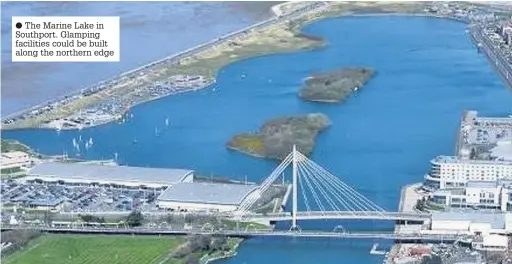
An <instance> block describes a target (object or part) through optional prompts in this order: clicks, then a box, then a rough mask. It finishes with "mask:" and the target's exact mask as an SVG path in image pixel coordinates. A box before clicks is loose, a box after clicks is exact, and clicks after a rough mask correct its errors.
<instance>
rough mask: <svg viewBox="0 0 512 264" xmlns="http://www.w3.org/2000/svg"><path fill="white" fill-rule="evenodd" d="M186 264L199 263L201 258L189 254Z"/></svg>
mask: <svg viewBox="0 0 512 264" xmlns="http://www.w3.org/2000/svg"><path fill="white" fill-rule="evenodd" d="M185 264H199V259H197V257H195V256H192V255H189V256H187V258H186V259H185Z"/></svg>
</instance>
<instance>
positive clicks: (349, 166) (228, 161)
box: [6, 17, 512, 264]
mask: <svg viewBox="0 0 512 264" xmlns="http://www.w3.org/2000/svg"><path fill="white" fill-rule="evenodd" d="M405 24H407V26H404V25H405ZM369 25H372V26H369ZM361 27H365V28H369V32H368V33H367V34H363V35H361V34H359V35H358V34H357V29H358V28H361ZM329 28H337V29H339V32H338V31H337V32H332V31H330V30H328V29H329ZM390 29H393V30H390ZM461 31H462V32H461ZM305 32H307V33H310V34H314V33H315V32H322V34H325V36H324V37H326V38H327V39H329V40H330V41H331V42H332V43H333V44H332V45H330V46H329V47H327V48H325V49H322V50H321V51H316V52H301V53H296V54H287V55H277V56H266V57H261V58H254V59H250V60H246V61H241V62H238V63H236V64H234V65H231V66H230V67H226V68H225V69H223V71H222V72H221V73H220V74H219V78H218V79H217V83H216V85H217V86H218V87H220V88H219V89H222V90H221V91H222V94H228V95H229V96H226V97H224V98H221V97H220V96H213V95H211V96H210V95H205V94H194V93H191V94H184V95H183V96H182V97H176V98H163V99H162V100H161V101H155V102H153V103H151V104H147V105H141V106H140V107H136V108H134V109H132V110H131V113H134V114H135V116H136V118H134V119H133V120H131V121H130V122H126V123H125V124H124V125H123V126H119V125H118V124H108V125H106V126H104V127H101V128H100V127H98V128H91V129H89V130H85V131H87V135H86V136H85V135H84V136H83V138H82V141H83V142H85V141H87V143H88V142H89V141H88V139H89V138H94V148H93V149H94V153H90V154H89V153H87V154H85V155H86V156H87V157H88V158H92V157H99V156H109V157H110V156H112V153H116V155H115V156H116V159H118V155H117V154H118V153H119V158H120V159H122V160H123V161H124V162H127V163H130V164H138V165H140V166H157V165H161V164H165V165H166V166H175V167H176V166H180V167H189V168H194V169H196V170H202V171H205V172H210V171H214V172H216V173H220V174H224V175H233V177H234V178H236V177H240V178H243V176H247V178H249V180H251V181H256V182H258V181H259V180H261V178H262V177H263V176H262V175H266V174H265V172H266V171H268V168H270V167H273V166H274V165H275V164H273V163H272V162H269V161H264V160H256V159H254V160H253V159H249V158H247V157H244V156H241V155H237V154H233V153H231V152H228V151H226V150H225V148H224V146H223V143H224V141H225V139H226V138H227V137H228V136H229V135H230V134H232V133H233V132H234V131H235V130H245V129H250V128H254V127H256V126H257V124H259V123H261V121H262V120H265V119H266V118H268V117H269V116H272V115H275V113H276V112H279V113H282V114H287V113H294V112H308V111H311V110H312V109H315V110H317V109H320V110H321V111H325V112H326V113H327V114H328V115H329V116H330V117H331V118H332V120H333V124H334V125H333V127H332V128H330V130H329V131H328V132H327V134H326V135H325V136H321V137H320V138H319V140H318V146H317V147H318V148H319V151H316V152H315V153H313V157H314V158H315V160H320V161H321V163H322V164H325V165H326V167H328V168H329V169H330V170H332V171H335V172H337V173H339V175H340V176H341V177H344V178H343V180H344V181H347V182H348V183H350V185H352V186H357V188H358V190H360V191H361V192H362V193H363V194H364V195H365V196H368V197H369V198H370V199H371V200H372V201H378V202H379V204H381V205H382V206H384V207H386V208H396V206H397V205H396V204H397V201H398V200H399V197H398V196H399V193H400V191H399V188H400V186H401V185H405V184H407V183H410V182H411V181H413V180H422V175H423V174H424V173H425V171H426V170H427V167H428V164H426V163H428V162H426V161H428V160H429V159H431V158H432V155H436V154H438V153H451V152H452V149H453V145H452V144H453V143H452V142H453V133H452V134H450V133H449V131H455V129H457V126H458V125H457V120H459V118H460V113H462V111H464V110H466V109H468V108H469V107H471V108H473V109H484V110H483V112H484V114H485V115H493V116H498V114H499V113H501V112H503V111H504V110H503V109H507V107H509V106H510V105H511V102H512V101H511V99H512V98H511V96H510V93H509V91H507V90H506V89H504V87H503V83H501V82H500V81H499V79H498V76H497V75H496V74H494V72H493V71H492V69H490V67H489V65H488V64H487V62H486V61H485V59H484V58H482V57H480V56H479V55H478V53H477V52H476V51H475V50H474V46H472V44H471V42H470V41H469V39H467V38H466V35H465V33H464V26H463V25H461V24H458V23H456V22H453V21H444V20H429V19H427V18H419V17H415V18H404V17H393V18H388V17H386V18H360V17H357V18H344V19H334V20H328V21H322V22H318V23H314V24H311V25H309V26H307V27H306V28H305ZM382 32H387V33H386V34H385V35H383V33H382ZM389 32H392V33H389ZM398 32H400V34H402V33H403V34H405V33H406V34H407V35H410V41H409V42H408V43H406V44H405V43H404V41H402V40H401V39H400V34H398ZM404 32H405V33H404ZM454 32H458V33H454ZM388 34H391V36H389V35H388ZM341 35H351V36H357V37H354V38H355V39H348V40H347V39H341V38H340V36H341ZM432 35H436V36H438V38H431V36H432ZM375 39H378V40H379V41H382V42H383V43H380V44H381V45H380V46H386V47H391V46H393V47H394V46H398V48H396V50H395V49H391V50H389V49H383V50H381V49H378V48H375V44H374V43H373V44H372V40H375ZM445 43H448V44H446V45H445ZM400 45H403V46H400ZM411 46H414V47H415V48H416V49H418V50H420V51H423V52H425V51H428V52H429V53H428V54H430V55H429V56H430V57H429V58H430V59H431V60H426V59H425V58H424V57H421V56H419V57H418V54H417V53H414V52H410V53H406V52H403V51H404V50H409V49H410V47H411ZM355 47H357V49H355ZM450 47H457V49H458V50H462V51H461V52H460V53H455V54H454V53H453V49H452V48H450ZM346 50H362V51H364V52H358V53H357V54H351V53H345V52H346ZM433 50H435V52H433ZM413 53H414V54H415V55H413ZM340 54H343V56H341V57H342V58H343V60H344V63H347V64H349V63H354V62H357V63H358V64H369V65H375V67H376V69H378V70H379V76H378V78H376V80H375V82H373V83H370V84H369V86H368V89H362V90H361V91H360V92H359V93H358V96H357V97H355V98H353V99H354V100H351V101H350V102H348V103H347V104H346V105H343V106H342V109H343V111H340V109H338V108H329V107H326V108H322V107H319V106H315V105H306V104H298V103H297V101H296V98H295V97H293V96H283V94H288V93H292V92H294V91H295V89H296V87H295V86H296V84H297V82H298V81H297V80H301V79H303V78H304V77H306V76H307V72H310V71H314V70H317V69H318V68H319V67H334V66H336V65H335V64H336V63H335V62H329V61H326V60H320V59H319V56H320V58H323V57H324V56H326V57H334V56H338V57H340V56H339V55H340ZM377 58H378V59H377ZM290 59H293V61H294V63H293V64H290V63H289V60H290ZM397 59H399V60H400V61H401V62H402V65H397V64H396V63H392V62H395V61H396V60H397ZM454 61H457V62H458V63H460V65H458V67H453V63H454ZM317 62H318V63H317ZM320 64H322V65H323V66H320ZM324 64H328V65H324ZM299 65H300V67H299ZM304 65H306V66H304ZM404 65H407V66H408V67H406V68H405V67H404ZM304 67H307V70H304ZM468 69H471V70H475V69H476V70H475V73H474V74H473V75H471V76H467V75H466V74H465V72H466V70H468ZM285 70H286V71H290V72H292V73H293V74H286V75H283V74H280V73H282V72H284V71H285ZM419 72H432V74H428V75H421V76H418V73H419ZM434 73H435V74H434ZM242 74H246V77H245V78H240V76H242ZM261 76H264V77H263V78H260V77H261ZM461 76H465V77H464V78H461ZM413 77H414V78H413ZM417 78H418V79H421V78H423V79H422V80H418V79H417ZM261 79H262V80H263V81H261ZM269 79H272V80H273V81H272V82H268V80H269ZM233 80H237V81H233ZM262 83H265V86H263V85H262ZM283 84H285V85H283ZM274 85H279V87H281V86H282V87H285V88H282V87H281V89H276V87H277V86H274ZM482 86H485V90H482V89H481V87H482ZM240 87H243V88H240ZM461 87H464V89H462V88H461ZM219 89H218V90H217V91H219ZM379 89H380V90H379ZM363 90H364V91H363ZM383 92H384V93H385V94H386V96H387V97H389V98H393V100H382V96H383V95H382V93H383ZM217 94H220V93H217ZM439 94H443V97H439ZM482 94H483V95H486V96H487V97H486V98H487V99H492V101H493V104H491V105H489V104H488V103H486V102H483V100H481V96H482ZM263 95H264V96H263ZM191 104H192V105H193V106H192V107H194V108H195V109H194V111H190V107H191ZM268 105H272V106H273V107H266V106H268ZM416 105H421V106H422V107H415V106H416ZM233 109H237V111H233ZM256 110H257V111H256ZM169 113H170V115H172V126H173V127H174V126H176V127H177V128H180V129H176V131H174V130H173V134H172V136H171V135H167V134H168V133H161V134H160V136H159V137H155V136H154V135H155V134H156V133H153V132H156V131H158V130H159V129H157V128H161V127H162V126H163V125H164V124H165V125H166V126H167V120H168V119H167V118H169ZM175 113H179V114H175ZM198 113H201V114H198ZM397 114H400V119H399V120H396V119H393V118H392V117H396V116H397ZM248 117H250V118H248ZM418 117H421V118H418ZM169 122H170V121H169ZM368 124H372V126H373V127H378V128H379V131H380V132H382V133H375V130H374V129H368ZM403 124H406V125H407V129H397V127H399V126H400V125H403ZM140 127H145V129H140ZM153 128H155V130H156V131H153ZM105 131H108V133H109V134H108V135H107V134H106V133H105ZM6 135H7V136H8V137H12V138H18V139H20V140H23V142H27V143H28V144H29V145H31V146H35V147H37V148H38V149H40V150H42V151H44V152H46V153H51V152H59V153H62V149H70V148H72V147H73V145H74V144H70V142H71V143H73V140H75V141H76V143H77V144H79V143H78V142H79V141H80V138H79V136H78V131H65V132H61V135H60V136H59V135H57V134H56V133H55V132H53V131H43V130H34V131H7V132H6ZM112 135H116V136H115V137H112ZM332 135H336V137H332ZM75 138H76V139H75ZM41 139H44V141H45V142H46V143H44V144H43V143H42V142H41V141H43V140H41ZM48 142H50V144H49V143H48ZM127 142H133V144H131V145H130V144H127ZM83 144H85V143H83ZM83 144H82V147H81V150H83V148H84V147H83V146H84V145H83ZM126 145H129V146H126ZM149 156H151V159H150V158H147V157H149ZM375 168H379V169H378V170H376V169H375ZM414 175H415V176H414ZM389 177H392V179H393V180H392V181H391V180H390V178H389ZM411 177H413V178H411ZM303 206H304V205H303V204H300V205H299V207H303ZM336 223H338V222H337V221H336ZM317 224H319V225H320V226H330V224H332V222H330V223H325V222H320V223H317ZM343 225H344V226H347V227H348V230H358V229H357V228H356V227H357V225H358V223H354V222H351V221H350V220H345V222H343ZM370 225H371V226H372V227H374V228H378V227H379V226H385V227H391V226H392V225H393V224H392V223H387V224H378V223H372V224H370ZM354 226H356V227H354ZM393 235H394V236H397V234H393ZM262 240H263V239H260V238H255V239H251V240H249V241H247V242H246V243H244V244H243V246H242V247H241V248H240V251H239V253H238V255H237V256H236V257H234V258H232V259H227V260H222V261H221V263H240V262H243V261H246V260H249V259H261V260H262V261H268V262H269V263H285V262H286V260H289V259H290V255H289V254H290V253H289V252H290V247H291V246H292V245H293V248H299V249H304V250H295V251H294V252H296V253H295V255H294V256H293V258H294V259H297V261H298V262H297V263H311V262H315V261H318V259H319V257H321V259H322V261H323V263H339V260H340V256H342V258H343V261H346V262H348V263H362V264H365V263H375V257H382V256H385V255H382V254H378V255H375V256H370V254H369V253H368V249H370V248H372V249H374V250H375V251H379V250H378V247H379V246H381V247H382V248H388V245H389V243H386V242H382V243H381V244H380V245H379V246H375V248H373V246H372V245H375V244H374V242H373V241H371V240H369V241H361V242H355V243H354V244H343V242H340V243H333V244H330V245H331V246H328V243H326V242H325V241H324V240H322V238H318V241H317V242H318V243H316V244H311V243H309V244H308V242H307V241H298V242H294V244H292V243H291V242H285V243H284V244H279V245H283V248H284V249H283V250H281V249H280V248H279V247H277V246H276V242H269V241H267V240H263V241H265V242H264V243H262ZM262 244H267V245H262ZM306 249H307V250H306ZM262 250H264V251H265V252H267V254H265V255H266V256H261V251H262ZM286 251H288V252H286ZM403 253H404V254H415V255H418V254H423V253H424V251H422V250H420V249H410V248H408V249H404V251H403ZM267 255H268V256H267Z"/></svg>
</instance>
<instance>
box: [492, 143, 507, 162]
mask: <svg viewBox="0 0 512 264" xmlns="http://www.w3.org/2000/svg"><path fill="white" fill-rule="evenodd" d="M491 155H492V156H493V157H495V158H496V159H497V160H504V161H512V142H510V141H500V142H498V145H497V146H496V147H494V148H493V149H492V150H491Z"/></svg>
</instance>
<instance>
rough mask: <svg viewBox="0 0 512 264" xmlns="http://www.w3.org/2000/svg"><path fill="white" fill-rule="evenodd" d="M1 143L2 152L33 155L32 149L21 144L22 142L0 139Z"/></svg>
mask: <svg viewBox="0 0 512 264" xmlns="http://www.w3.org/2000/svg"><path fill="white" fill-rule="evenodd" d="M0 142H1V150H2V152H14V151H23V152H27V153H31V152H32V151H31V149H30V148H29V147H27V146H26V145H23V144H21V143H20V142H18V141H16V140H12V139H3V138H2V139H0Z"/></svg>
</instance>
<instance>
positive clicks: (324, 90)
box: [299, 68, 375, 103]
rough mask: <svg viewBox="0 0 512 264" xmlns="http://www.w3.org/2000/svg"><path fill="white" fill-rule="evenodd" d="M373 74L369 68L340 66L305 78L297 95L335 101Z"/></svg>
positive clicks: (351, 91) (343, 97)
mask: <svg viewBox="0 0 512 264" xmlns="http://www.w3.org/2000/svg"><path fill="white" fill-rule="evenodd" d="M374 74H375V70H373V69H371V68H342V69H338V70H334V71H330V72H325V73H320V74H316V75H314V76H311V77H309V78H307V79H306V81H305V85H304V87H302V88H301V89H300V91H299V97H300V98H302V99H304V100H308V101H314V102H323V103H337V102H340V101H342V100H344V99H345V98H347V97H348V96H349V95H351V94H352V93H354V92H356V91H357V90H358V89H360V88H362V87H363V85H364V84H365V83H366V82H367V81H368V80H369V79H370V78H371V77H372V76H373V75H374Z"/></svg>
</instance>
